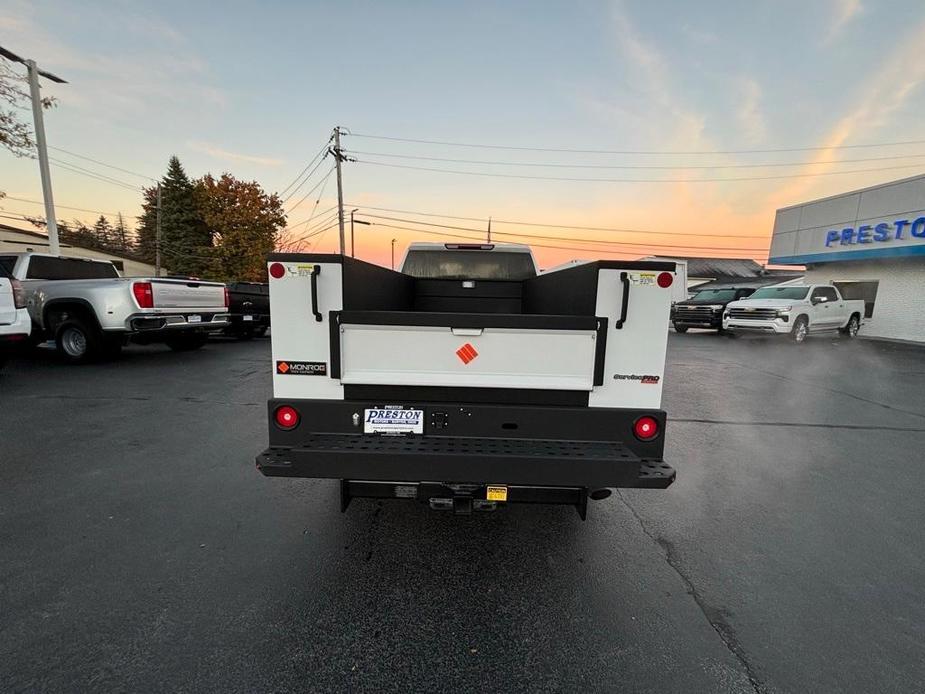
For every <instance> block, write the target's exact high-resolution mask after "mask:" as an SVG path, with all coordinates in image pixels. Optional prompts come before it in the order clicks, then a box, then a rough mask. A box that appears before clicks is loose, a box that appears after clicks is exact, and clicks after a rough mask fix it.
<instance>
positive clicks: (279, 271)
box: [270, 263, 286, 280]
mask: <svg viewBox="0 0 925 694" xmlns="http://www.w3.org/2000/svg"><path fill="white" fill-rule="evenodd" d="M285 274H286V266H285V265H283V264H282V263H273V264H272V265H270V277H272V278H273V279H277V280H278V279H281V278H282V276H283V275H285Z"/></svg>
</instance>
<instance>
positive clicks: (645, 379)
mask: <svg viewBox="0 0 925 694" xmlns="http://www.w3.org/2000/svg"><path fill="white" fill-rule="evenodd" d="M613 380H615V381H639V382H640V383H643V384H648V385H656V384H657V383H658V382H659V381H660V380H662V377H661V376H655V375H652V374H614V375H613Z"/></svg>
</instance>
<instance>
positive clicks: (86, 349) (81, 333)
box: [55, 318, 103, 364]
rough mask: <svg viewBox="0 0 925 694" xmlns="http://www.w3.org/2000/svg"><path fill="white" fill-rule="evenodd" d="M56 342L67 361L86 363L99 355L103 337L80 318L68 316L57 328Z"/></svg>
mask: <svg viewBox="0 0 925 694" xmlns="http://www.w3.org/2000/svg"><path fill="white" fill-rule="evenodd" d="M55 342H56V343H57V348H58V354H60V355H61V356H62V357H64V359H65V360H66V361H69V362H70V363H72V364H84V363H86V362H88V361H91V360H93V359H95V358H96V357H97V356H98V355H99V353H100V349H101V347H102V342H103V337H102V335H100V334H99V331H98V330H95V329H94V328H92V327H90V325H88V324H87V323H86V322H85V321H83V320H81V319H80V318H68V319H67V320H66V321H63V322H62V323H60V324H59V325H58V327H57V329H56V330H55Z"/></svg>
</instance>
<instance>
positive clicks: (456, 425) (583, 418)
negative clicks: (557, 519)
mask: <svg viewBox="0 0 925 694" xmlns="http://www.w3.org/2000/svg"><path fill="white" fill-rule="evenodd" d="M674 269H675V266H674V263H670V262H647V261H646V262H640V261H596V262H590V263H583V264H576V265H572V266H565V267H563V268H562V269H560V270H555V271H550V272H545V273H542V274H537V272H536V265H535V263H534V261H533V258H532V254H530V252H529V248H528V247H526V246H519V245H513V244H511V245H508V244H479V245H471V244H469V245H466V244H412V246H411V248H410V249H409V251H408V253H407V254H406V256H405V259H404V262H403V263H402V271H401V272H395V271H391V270H387V269H384V268H381V267H379V266H376V265H371V264H369V263H365V262H362V261H358V260H355V259H353V258H349V257H344V256H340V255H324V254H276V255H272V256H270V258H269V265H268V270H269V275H270V313H271V315H272V320H273V326H274V329H273V333H272V351H273V367H274V373H273V388H274V398H273V399H272V400H271V401H270V402H269V409H268V414H269V420H270V425H269V432H270V447H269V448H268V449H267V450H266V451H264V452H263V453H262V454H260V455H259V456H258V458H257V466H258V468H259V469H260V471H261V472H262V473H263V474H265V475H269V476H288V477H313V478H334V479H339V480H341V494H342V497H341V498H342V505H343V507H344V508H346V505H347V504H348V503H349V501H350V499H351V498H352V497H357V496H366V497H389V498H411V499H418V500H421V501H424V502H428V503H430V505H431V507H433V508H437V509H453V510H456V511H457V512H468V511H471V510H472V509H491V508H494V507H496V505H497V504H498V503H499V502H517V501H529V502H547V503H568V504H574V505H576V506H577V507H578V509H579V511H580V512H581V514H582V516H584V512H585V509H586V504H587V499H588V497H589V495H590V496H591V497H592V498H603V497H605V496H607V495H608V494H609V491H608V490H609V488H613V487H653V488H664V487H667V486H668V485H670V484H671V482H672V481H673V480H674V476H675V473H674V470H673V469H672V468H671V467H669V466H668V465H667V464H666V463H665V462H664V461H663V455H662V454H663V450H664V435H665V423H666V416H665V412H664V411H663V410H661V409H660V408H661V392H662V384H663V375H664V365H665V351H666V346H667V326H668V313H669V306H670V297H671V292H670V287H671V285H672V284H673V282H674Z"/></svg>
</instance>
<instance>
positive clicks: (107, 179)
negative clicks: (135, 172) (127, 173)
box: [49, 157, 142, 192]
mask: <svg viewBox="0 0 925 694" xmlns="http://www.w3.org/2000/svg"><path fill="white" fill-rule="evenodd" d="M49 159H50V160H51V161H53V162H55V163H56V164H57V165H58V167H59V168H62V169H64V170H65V171H70V172H71V173H76V174H79V175H81V176H87V177H88V178H93V179H96V180H97V181H102V182H103V183H109V184H111V185H114V186H118V187H120V188H125V189H127V190H132V191H135V192H141V191H142V189H141V188H140V187H139V186H136V185H133V184H131V183H126V182H125V181H120V180H119V179H116V178H111V177H109V176H106V175H104V174H100V173H96V172H93V171H90V170H89V169H85V168H83V167H80V166H76V165H74V164H70V163H68V162H65V161H61V160H60V159H55V158H54V157H49Z"/></svg>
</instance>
